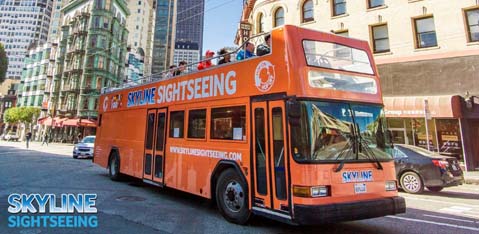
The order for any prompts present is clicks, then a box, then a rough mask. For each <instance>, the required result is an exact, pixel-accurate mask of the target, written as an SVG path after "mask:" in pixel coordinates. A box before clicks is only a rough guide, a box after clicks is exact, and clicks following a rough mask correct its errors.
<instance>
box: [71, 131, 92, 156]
mask: <svg viewBox="0 0 479 234" xmlns="http://www.w3.org/2000/svg"><path fill="white" fill-rule="evenodd" d="M94 147H95V136H86V137H85V138H83V140H81V141H80V142H79V143H78V144H76V145H75V147H74V148H73V158H93V148H94Z"/></svg>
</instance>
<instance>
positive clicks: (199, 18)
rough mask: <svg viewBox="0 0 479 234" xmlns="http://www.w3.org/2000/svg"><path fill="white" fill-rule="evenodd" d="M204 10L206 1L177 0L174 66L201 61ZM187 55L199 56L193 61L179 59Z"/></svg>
mask: <svg viewBox="0 0 479 234" xmlns="http://www.w3.org/2000/svg"><path fill="white" fill-rule="evenodd" d="M204 10H205V1H204V0H177V7H176V11H177V14H176V15H177V21H176V37H175V42H176V43H175V52H174V53H175V55H174V61H175V63H174V64H178V62H177V61H181V60H185V61H187V62H188V63H190V62H196V61H199V60H200V58H201V54H202V48H203V25H204ZM193 48H196V49H193ZM177 50H178V52H177ZM185 53H187V54H188V56H189V55H194V54H198V56H197V57H194V58H193V60H189V59H180V58H179V57H183V56H184V54H185Z"/></svg>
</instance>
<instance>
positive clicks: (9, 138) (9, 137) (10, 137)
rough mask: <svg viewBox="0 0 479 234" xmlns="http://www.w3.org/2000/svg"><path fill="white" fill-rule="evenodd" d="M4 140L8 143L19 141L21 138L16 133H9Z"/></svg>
mask: <svg viewBox="0 0 479 234" xmlns="http://www.w3.org/2000/svg"><path fill="white" fill-rule="evenodd" d="M3 139H4V140H6V141H18V140H19V139H20V137H18V136H17V134H15V133H12V132H9V133H7V134H5V135H4V136H3Z"/></svg>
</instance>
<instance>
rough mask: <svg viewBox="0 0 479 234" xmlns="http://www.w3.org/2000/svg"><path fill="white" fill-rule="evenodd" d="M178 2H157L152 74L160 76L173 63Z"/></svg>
mask: <svg viewBox="0 0 479 234" xmlns="http://www.w3.org/2000/svg"><path fill="white" fill-rule="evenodd" d="M176 1H177V0H156V16H155V30H154V37H153V58H152V65H151V73H152V74H153V75H154V74H160V73H161V72H162V71H164V70H166V69H168V67H169V66H170V65H171V63H172V61H173V52H174V51H173V50H174V47H175V30H176V19H177V18H176V16H177V14H176Z"/></svg>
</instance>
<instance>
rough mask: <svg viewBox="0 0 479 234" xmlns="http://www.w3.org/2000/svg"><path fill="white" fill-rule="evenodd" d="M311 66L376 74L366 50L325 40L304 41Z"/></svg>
mask: <svg viewBox="0 0 479 234" xmlns="http://www.w3.org/2000/svg"><path fill="white" fill-rule="evenodd" d="M303 49H304V54H305V56H306V62H307V63H308V65H309V66H314V67H321V68H329V69H333V70H343V71H349V72H357V73H364V74H369V75H374V70H373V67H372V66H371V63H370V62H369V56H368V54H367V53H366V51H364V50H360V49H356V48H352V47H349V46H345V45H341V44H337V43H332V42H323V41H310V40H304V41H303Z"/></svg>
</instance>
